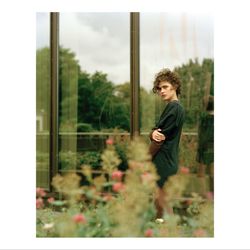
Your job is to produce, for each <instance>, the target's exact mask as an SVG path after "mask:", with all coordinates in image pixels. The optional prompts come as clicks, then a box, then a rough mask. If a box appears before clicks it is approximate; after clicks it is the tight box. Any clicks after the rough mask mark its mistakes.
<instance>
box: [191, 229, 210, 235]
mask: <svg viewBox="0 0 250 250" xmlns="http://www.w3.org/2000/svg"><path fill="white" fill-rule="evenodd" d="M193 236H194V237H206V236H207V232H206V231H205V230H204V229H201V228H199V229H196V230H194V231H193Z"/></svg>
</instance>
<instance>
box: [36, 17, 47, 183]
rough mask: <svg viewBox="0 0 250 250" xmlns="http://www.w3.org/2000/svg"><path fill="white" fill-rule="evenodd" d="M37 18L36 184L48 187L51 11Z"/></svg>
mask: <svg viewBox="0 0 250 250" xmlns="http://www.w3.org/2000/svg"><path fill="white" fill-rule="evenodd" d="M36 18H37V22H36V23H37V37H36V38H37V39H36V152H37V153H36V160H37V176H36V177H37V178H36V182H37V183H36V185H37V186H38V187H43V188H48V187H49V129H50V125H49V124H50V48H49V27H50V26H49V13H37V16H36Z"/></svg>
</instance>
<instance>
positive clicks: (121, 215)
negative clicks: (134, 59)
mask: <svg viewBox="0 0 250 250" xmlns="http://www.w3.org/2000/svg"><path fill="white" fill-rule="evenodd" d="M114 144H115V143H114V141H113V140H112V139H111V138H110V139H108V141H107V147H106V149H105V150H104V151H103V153H102V155H101V160H102V161H101V166H102V170H103V171H104V173H106V174H104V173H103V174H100V175H98V176H96V177H93V175H92V169H93V168H92V167H91V166H88V165H83V166H82V168H81V169H82V170H81V172H82V174H83V175H84V176H85V177H86V178H87V180H88V183H89V185H85V186H82V185H81V184H80V183H81V178H80V177H79V175H78V174H76V173H74V172H71V173H68V174H65V175H57V176H55V177H54V179H53V182H52V185H53V186H54V188H55V190H56V191H57V194H58V195H57V197H55V198H54V197H50V196H49V194H47V193H46V192H45V191H44V190H43V189H41V188H38V189H37V203H36V205H37V237H213V198H212V195H211V194H210V193H209V194H208V196H207V198H206V199H204V197H200V196H199V195H198V194H196V193H191V194H188V195H187V194H185V195H186V197H183V193H184V191H185V189H186V187H187V184H188V179H189V178H188V176H189V175H190V173H189V169H188V168H185V167H181V168H180V171H179V173H178V174H177V175H175V176H172V177H171V178H170V179H169V182H168V183H167V184H166V185H165V189H166V192H167V194H168V202H170V203H171V204H172V206H173V208H174V214H165V217H164V223H156V222H155V215H156V211H155V207H154V195H155V194H154V193H155V189H156V184H155V181H156V179H157V175H156V172H155V168H154V166H153V164H152V162H151V158H150V156H149V155H148V153H147V152H148V148H147V144H145V143H144V142H142V141H141V140H139V139H137V140H134V141H132V142H130V143H129V144H128V145H127V151H126V157H127V162H128V169H127V170H126V171H120V170H119V169H118V166H119V164H120V163H121V159H120V158H119V156H118V155H117V153H116V150H115V145H114Z"/></svg>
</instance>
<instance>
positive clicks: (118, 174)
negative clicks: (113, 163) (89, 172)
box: [111, 170, 123, 181]
mask: <svg viewBox="0 0 250 250" xmlns="http://www.w3.org/2000/svg"><path fill="white" fill-rule="evenodd" d="M122 175H123V172H121V171H119V170H116V171H114V172H113V173H112V175H111V178H112V180H114V181H121V179H122Z"/></svg>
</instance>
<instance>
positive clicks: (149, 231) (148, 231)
mask: <svg viewBox="0 0 250 250" xmlns="http://www.w3.org/2000/svg"><path fill="white" fill-rule="evenodd" d="M144 235H145V236H146V237H153V235H154V231H153V229H151V228H148V229H147V230H146V231H145V234H144Z"/></svg>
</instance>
